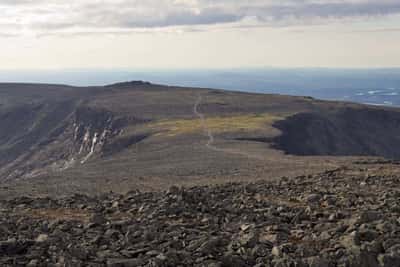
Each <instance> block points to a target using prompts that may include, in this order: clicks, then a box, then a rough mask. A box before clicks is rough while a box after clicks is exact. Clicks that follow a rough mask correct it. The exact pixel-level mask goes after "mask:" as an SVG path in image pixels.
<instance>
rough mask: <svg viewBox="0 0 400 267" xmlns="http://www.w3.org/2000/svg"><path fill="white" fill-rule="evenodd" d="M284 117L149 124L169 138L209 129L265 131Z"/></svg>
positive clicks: (250, 117) (233, 117)
mask: <svg viewBox="0 0 400 267" xmlns="http://www.w3.org/2000/svg"><path fill="white" fill-rule="evenodd" d="M280 119H282V117H279V116H275V115H271V114H245V115H235V116H229V117H208V118H205V119H204V121H202V120H201V119H199V118H194V119H177V120H162V121H157V122H153V123H150V124H147V127H149V128H151V129H152V130H158V131H163V132H165V131H166V132H167V135H169V136H175V135H179V134H188V133H194V132H199V131H202V130H204V128H205V127H207V128H208V129H209V130H210V131H212V132H214V133H221V132H235V131H251V130H259V129H264V128H265V127H267V126H268V125H271V124H272V123H273V122H275V121H277V120H280Z"/></svg>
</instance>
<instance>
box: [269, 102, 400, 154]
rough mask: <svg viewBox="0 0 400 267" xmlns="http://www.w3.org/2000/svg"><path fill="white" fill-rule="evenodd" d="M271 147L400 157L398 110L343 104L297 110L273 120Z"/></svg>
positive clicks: (299, 150)
mask: <svg viewBox="0 0 400 267" xmlns="http://www.w3.org/2000/svg"><path fill="white" fill-rule="evenodd" d="M274 126H275V127H276V128H278V129H280V130H281V132H282V134H281V135H280V136H279V137H277V138H275V139H274V140H273V141H274V142H275V147H276V148H278V149H281V150H284V151H285V152H286V153H288V154H294V155H325V156H326V155H334V156H360V155H361V156H381V157H386V158H396V159H399V158H400V150H399V149H398V148H399V146H400V112H398V111H397V110H379V109H375V108H367V107H365V108H363V109H354V108H345V109H338V110H334V111H327V112H319V113H316V112H311V113H299V114H296V115H294V116H291V117H289V118H287V119H286V120H283V121H280V122H277V123H275V125H274Z"/></svg>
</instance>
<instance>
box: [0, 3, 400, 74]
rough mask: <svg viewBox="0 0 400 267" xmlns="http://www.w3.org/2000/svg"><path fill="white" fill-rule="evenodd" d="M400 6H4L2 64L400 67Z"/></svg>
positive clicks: (36, 66) (0, 17)
mask: <svg viewBox="0 0 400 267" xmlns="http://www.w3.org/2000/svg"><path fill="white" fill-rule="evenodd" d="M399 47H400V0H247V1H246V0H220V1H218V0H68V1H66V0H0V62H1V64H0V68H1V69H64V68H134V69H152V68H157V69H162V68H238V67H264V66H276V67H394V66H400V48H399Z"/></svg>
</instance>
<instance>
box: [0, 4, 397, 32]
mask: <svg viewBox="0 0 400 267" xmlns="http://www.w3.org/2000/svg"><path fill="white" fill-rule="evenodd" d="M399 13H400V1H399V0H252V1H238V0H220V1H217V0H213V1H211V0H70V1H64V0H48V1H46V0H0V14H1V15H2V16H1V17H0V31H1V35H4V36H5V35H15V34H18V33H20V34H23V33H27V32H28V33H37V34H47V33H54V32H59V31H62V32H70V33H75V32H77V31H82V32H88V31H95V32H102V31H103V32H110V31H124V30H135V29H139V28H141V29H152V28H165V27H185V26H197V25H199V26H200V25H202V26H204V25H211V24H240V23H241V22H242V21H244V20H246V19H248V18H251V19H252V21H256V22H257V23H258V25H264V26H272V27H273V26H281V25H287V26H290V25H298V24H307V23H309V21H314V23H315V20H317V21H320V22H324V21H325V20H340V19H343V18H346V19H347V18H349V19H351V18H360V17H374V16H386V15H391V14H399ZM237 26H238V25H235V27H237ZM244 27H245V26H244Z"/></svg>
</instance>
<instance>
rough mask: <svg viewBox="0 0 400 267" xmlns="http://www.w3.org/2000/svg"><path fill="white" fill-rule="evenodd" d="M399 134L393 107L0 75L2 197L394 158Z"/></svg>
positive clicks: (153, 185)
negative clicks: (13, 79) (12, 79)
mask: <svg viewBox="0 0 400 267" xmlns="http://www.w3.org/2000/svg"><path fill="white" fill-rule="evenodd" d="M399 136H400V110H399V109H395V108H383V107H376V106H368V105H361V104H354V103H346V102H329V101H321V100H316V99H313V98H310V97H293V96H285V95H273V94H254V93H242V92H232V91H224V90H214V89H198V88H184V87H175V86H163V85H157V84H151V83H148V82H142V81H133V82H126V83H117V84H111V85H107V86H94V87H72V86H66V85H49V84H11V83H8V84H0V179H1V181H2V186H3V188H4V190H2V193H3V194H18V193H24V194H64V193H65V194H68V193H77V192H82V193H88V192H89V193H93V192H104V191H110V190H112V191H117V192H125V191H128V190H131V189H132V188H135V189H141V190H157V189H162V188H165V187H167V186H169V185H173V184H177V185H197V184H208V183H220V182H226V181H232V180H233V181H236V180H237V181H245V180H254V179H260V178H263V179H268V178H271V177H279V176H292V175H301V174H307V173H312V172H316V171H322V170H326V169H327V168H330V167H335V166H338V165H340V164H341V163H342V162H347V161H349V160H352V159H353V158H358V157H360V156H361V157H368V156H378V157H387V158H400V151H399V150H398V146H399V145H400V138H399ZM5 189H6V190H5Z"/></svg>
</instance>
